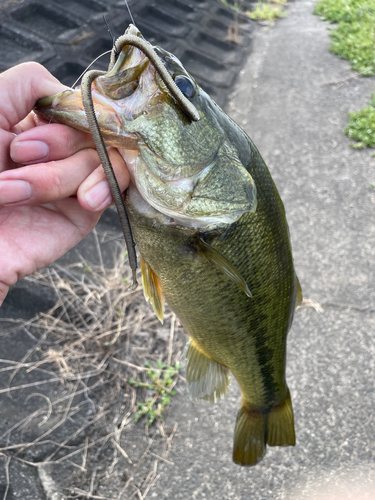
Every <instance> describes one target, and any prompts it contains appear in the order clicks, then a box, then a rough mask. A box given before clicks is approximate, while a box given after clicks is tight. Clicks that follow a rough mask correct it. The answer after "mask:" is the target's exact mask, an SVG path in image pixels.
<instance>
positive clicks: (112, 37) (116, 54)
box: [103, 16, 118, 60]
mask: <svg viewBox="0 0 375 500" xmlns="http://www.w3.org/2000/svg"><path fill="white" fill-rule="evenodd" d="M103 19H104V22H105V25H106V26H107V30H108V33H109V35H110V37H111V39H112V50H113V49H114V50H115V58H116V60H117V58H118V52H117V49H116V47H115V42H116V39H115V37H114V36H113V35H112V31H111V28H110V27H109V25H108V23H107V19H106V18H105V16H103Z"/></svg>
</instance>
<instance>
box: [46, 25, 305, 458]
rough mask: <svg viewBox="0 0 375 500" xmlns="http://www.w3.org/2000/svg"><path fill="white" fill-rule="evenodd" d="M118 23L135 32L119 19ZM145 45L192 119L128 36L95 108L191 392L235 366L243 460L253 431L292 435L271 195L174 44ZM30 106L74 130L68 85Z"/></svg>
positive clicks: (295, 295)
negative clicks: (182, 336) (179, 333)
mask: <svg viewBox="0 0 375 500" xmlns="http://www.w3.org/2000/svg"><path fill="white" fill-rule="evenodd" d="M127 33H130V34H132V35H135V36H138V37H141V34H140V33H139V31H138V30H137V28H135V27H134V26H132V25H131V26H130V27H129V28H128V30H127ZM155 50H156V52H157V54H158V55H159V57H160V59H161V60H162V62H163V64H164V66H165V68H166V69H167V70H168V72H169V74H170V75H171V76H172V78H173V80H174V82H175V83H176V85H177V86H178V87H179V89H180V90H181V91H182V93H183V94H184V95H185V96H186V97H187V98H188V99H189V100H190V101H191V102H192V103H193V105H194V106H195V108H196V110H197V111H198V113H199V117H200V119H199V121H191V120H190V119H189V118H188V117H187V116H186V115H185V114H184V112H183V111H182V110H181V108H180V106H179V104H178V103H177V102H176V101H175V99H174V98H173V97H172V96H171V95H170V93H169V91H168V89H167V87H166V85H165V84H164V82H163V81H162V79H161V78H160V76H159V74H158V73H157V72H156V71H155V68H154V66H153V64H152V63H151V62H150V60H149V59H148V58H147V57H146V55H145V54H144V53H143V52H141V51H140V50H139V49H138V48H136V47H134V46H125V47H124V48H123V49H122V50H121V53H120V54H119V56H118V58H117V62H116V63H115V64H114V67H113V68H112V69H111V71H110V72H109V73H107V74H106V75H102V76H99V77H97V78H96V80H95V81H94V83H93V85H92V97H93V101H94V105H95V110H96V115H97V118H98V122H99V125H100V128H101V131H102V134H103V138H104V140H105V143H106V144H107V145H110V146H115V147H117V148H119V151H120V153H121V154H122V156H123V158H124V159H125V161H126V164H127V166H128V169H129V171H130V174H131V179H132V183H131V185H130V187H129V189H128V191H127V195H126V201H125V204H126V208H127V212H128V216H129V219H130V223H131V227H132V231H133V234H134V238H135V241H136V244H137V246H138V249H139V252H140V255H141V267H142V281H143V287H144V292H145V296H146V298H147V299H148V300H149V301H150V302H151V304H152V306H153V308H154V310H155V312H156V314H157V316H158V317H159V319H160V320H162V319H163V310H164V300H165V301H166V302H167V303H168V304H169V306H170V307H171V308H172V310H173V311H174V312H175V313H176V315H177V316H178V318H179V319H180V321H181V323H182V324H183V325H184V327H185V329H186V330H187V332H188V333H189V335H190V342H189V347H188V351H187V367H186V379H187V384H188V388H189V392H190V394H191V397H192V399H193V400H207V401H212V402H214V401H217V400H219V399H220V398H221V397H223V396H224V395H225V393H226V391H227V389H228V385H229V380H230V372H231V373H232V374H233V375H234V377H235V378H236V380H237V382H238V384H239V386H240V389H241V394H242V405H241V408H240V410H239V413H238V416H237V422H236V428H235V434H234V449H233V460H234V462H236V463H238V464H241V465H254V464H256V463H257V462H259V461H260V460H261V459H262V457H263V456H264V454H265V451H266V445H267V444H268V445H270V446H288V445H291V446H293V445H294V444H295V433H294V420H293V410H292V404H291V399H290V393H289V390H288V387H287V385H286V381H285V363H286V338H287V333H288V331H289V329H290V327H291V324H292V320H293V315H294V310H295V308H296V306H297V305H298V304H299V303H300V302H301V300H302V293H301V289H300V286H299V283H298V279H297V276H296V273H295V271H294V267H293V259H292V252H291V246H290V241H289V234H288V225H287V221H286V218H285V211H284V206H283V203H282V201H281V199H280V196H279V194H278V192H277V189H276V187H275V185H274V183H273V181H272V178H271V175H270V173H269V171H268V169H267V166H266V165H265V163H264V161H263V160H262V158H261V156H260V154H259V152H258V150H257V149H256V147H255V146H254V144H253V143H252V141H251V140H250V139H249V137H248V136H247V135H246V134H245V132H244V131H243V130H242V129H241V128H240V127H239V126H238V125H236V124H235V123H234V122H233V121H232V120H231V119H230V118H229V117H228V116H227V115H226V114H225V113H224V112H223V111H222V110H221V109H220V108H219V107H218V106H217V104H216V103H215V102H214V101H212V99H211V98H210V97H209V96H208V95H207V94H206V93H205V92H204V91H203V90H202V89H201V88H200V87H199V86H198V85H197V84H196V82H195V81H194V80H193V78H192V77H191V76H190V75H189V74H188V73H187V72H186V71H185V69H184V68H183V66H182V64H181V63H180V61H179V60H178V59H177V58H176V57H175V56H173V55H172V54H170V53H168V52H166V51H164V50H163V49H160V48H158V47H155ZM37 112H38V113H39V114H42V115H43V116H45V117H48V118H50V119H52V120H53V121H57V122H60V123H65V124H68V125H71V126H72V127H75V128H78V129H80V130H85V131H87V130H88V124H87V119H86V116H85V113H84V111H83V106H82V99H81V94H80V90H79V89H75V90H68V91H65V92H62V93H61V94H58V95H56V96H51V97H50V98H45V99H43V100H42V101H41V103H40V104H39V106H38V109H37Z"/></svg>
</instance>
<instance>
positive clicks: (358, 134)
mask: <svg viewBox="0 0 375 500" xmlns="http://www.w3.org/2000/svg"><path fill="white" fill-rule="evenodd" d="M345 134H346V135H347V136H348V137H350V138H351V139H354V140H355V141H357V142H356V143H352V144H351V146H352V147H354V148H356V149H361V148H365V147H369V148H373V147H375V94H372V101H371V102H370V106H367V107H365V108H362V109H360V110H359V111H358V112H356V113H349V123H348V125H347V127H345Z"/></svg>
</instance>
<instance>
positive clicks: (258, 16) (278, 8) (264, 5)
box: [220, 0, 287, 41]
mask: <svg viewBox="0 0 375 500" xmlns="http://www.w3.org/2000/svg"><path fill="white" fill-rule="evenodd" d="M220 1H221V3H223V4H224V5H225V6H226V7H229V8H230V9H232V10H234V11H235V12H236V14H237V15H239V14H241V13H244V14H246V15H247V16H249V17H250V18H251V19H254V20H256V21H261V22H266V23H267V24H270V25H271V26H273V25H274V23H275V20H276V19H280V18H282V17H285V16H286V15H287V14H286V12H285V11H284V10H282V7H283V6H285V5H286V4H287V0H259V1H258V2H257V4H256V6H255V8H253V6H252V5H251V7H252V8H253V10H246V6H245V2H244V0H220ZM247 3H249V2H247ZM236 23H237V24H238V20H236V21H235V24H236ZM232 31H233V30H232ZM237 31H238V30H237ZM228 37H229V38H227V39H230V40H231V41H234V40H233V38H234V37H233V34H231V33H228ZM235 38H238V35H237V36H236V37H235Z"/></svg>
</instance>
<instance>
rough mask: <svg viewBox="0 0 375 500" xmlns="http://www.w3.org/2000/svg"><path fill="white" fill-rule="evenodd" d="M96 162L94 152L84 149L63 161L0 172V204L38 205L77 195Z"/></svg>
mask: <svg viewBox="0 0 375 500" xmlns="http://www.w3.org/2000/svg"><path fill="white" fill-rule="evenodd" d="M99 164H100V160H99V157H98V155H97V153H96V151H94V150H93V149H85V150H83V151H79V152H78V153H76V154H75V155H73V156H71V157H70V158H65V159H64V160H60V161H52V162H49V163H40V164H38V165H33V166H31V165H30V166H26V167H22V168H17V169H13V170H7V171H5V172H2V173H1V174H0V205H6V206H12V207H17V206H23V205H40V204H46V203H52V202H54V201H57V200H62V199H64V198H67V197H69V196H73V195H76V194H77V189H78V187H79V186H80V184H81V183H82V182H83V181H84V180H85V179H86V178H87V177H88V176H89V175H90V174H91V173H92V172H93V171H94V170H95V169H96V168H97V167H98V165H99Z"/></svg>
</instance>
